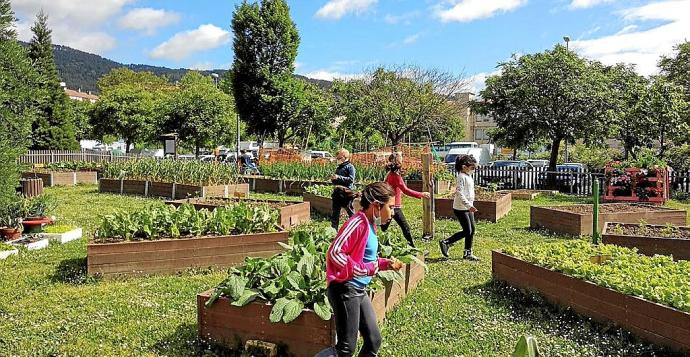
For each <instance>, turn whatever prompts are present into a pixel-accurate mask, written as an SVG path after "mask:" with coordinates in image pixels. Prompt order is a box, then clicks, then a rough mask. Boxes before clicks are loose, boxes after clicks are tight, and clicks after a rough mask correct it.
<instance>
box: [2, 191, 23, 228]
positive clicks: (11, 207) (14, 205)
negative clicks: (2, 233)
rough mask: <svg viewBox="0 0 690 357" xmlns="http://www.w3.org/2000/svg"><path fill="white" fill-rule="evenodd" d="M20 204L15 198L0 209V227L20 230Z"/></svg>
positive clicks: (19, 200)
mask: <svg viewBox="0 0 690 357" xmlns="http://www.w3.org/2000/svg"><path fill="white" fill-rule="evenodd" d="M22 204H23V203H22V200H21V199H18V198H17V199H15V200H13V201H11V202H9V203H7V204H6V205H4V206H2V207H0V227H6V228H16V229H20V228H22Z"/></svg>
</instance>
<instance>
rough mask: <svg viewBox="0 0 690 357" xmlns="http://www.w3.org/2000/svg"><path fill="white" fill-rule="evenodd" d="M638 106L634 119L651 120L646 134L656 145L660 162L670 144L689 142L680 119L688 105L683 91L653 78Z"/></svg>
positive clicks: (674, 85)
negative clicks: (649, 135)
mask: <svg viewBox="0 0 690 357" xmlns="http://www.w3.org/2000/svg"><path fill="white" fill-rule="evenodd" d="M642 103H643V104H642V105H641V106H639V107H638V114H637V117H647V118H649V119H650V121H651V125H650V128H651V130H650V132H651V133H653V135H654V136H653V138H654V139H656V140H657V141H658V142H659V152H658V154H659V156H660V157H661V158H662V159H663V158H664V155H665V154H666V151H667V150H668V148H669V147H670V146H671V145H672V144H674V143H675V144H681V143H684V142H687V141H688V139H689V132H688V130H689V128H690V127H689V126H688V123H687V121H686V120H685V118H684V115H685V113H687V111H688V103H687V102H686V101H685V100H684V98H683V88H682V87H681V86H679V85H676V84H674V83H671V82H670V81H668V80H666V79H665V78H664V77H655V78H654V79H653V80H652V85H651V86H650V87H649V89H648V91H647V93H646V95H645V96H644V97H643V98H642Z"/></svg>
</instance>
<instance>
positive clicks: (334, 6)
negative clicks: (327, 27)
mask: <svg viewBox="0 0 690 357" xmlns="http://www.w3.org/2000/svg"><path fill="white" fill-rule="evenodd" d="M377 2H378V0H330V1H329V2H328V3H326V5H324V6H322V7H321V8H320V9H319V10H318V11H317V12H316V17H319V18H322V19H334V20H338V19H340V18H342V17H343V16H345V15H349V14H361V13H363V12H365V11H367V10H369V9H370V8H371V7H372V6H374V5H375V4H376V3H377Z"/></svg>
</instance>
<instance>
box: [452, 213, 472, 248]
mask: <svg viewBox="0 0 690 357" xmlns="http://www.w3.org/2000/svg"><path fill="white" fill-rule="evenodd" d="M453 212H454V213H455V217H457V218H458V221H460V226H462V231H460V232H458V233H455V234H453V235H452V236H451V237H450V238H448V239H447V240H446V242H448V244H454V243H455V242H457V241H459V240H461V239H463V238H464V239H465V250H470V249H472V241H473V240H474V230H475V224H474V213H472V212H470V211H460V210H457V209H454V210H453Z"/></svg>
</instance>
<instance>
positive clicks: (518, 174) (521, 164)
mask: <svg viewBox="0 0 690 357" xmlns="http://www.w3.org/2000/svg"><path fill="white" fill-rule="evenodd" d="M530 169H534V167H533V166H532V164H530V163H529V162H527V161H519V160H498V161H493V162H491V163H489V167H488V168H482V169H480V170H477V176H478V177H477V181H478V182H479V185H482V186H485V185H488V184H491V183H493V184H497V185H498V186H499V187H500V188H508V189H518V188H524V187H526V183H527V179H528V175H529V174H530V172H529V170H530Z"/></svg>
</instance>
